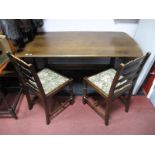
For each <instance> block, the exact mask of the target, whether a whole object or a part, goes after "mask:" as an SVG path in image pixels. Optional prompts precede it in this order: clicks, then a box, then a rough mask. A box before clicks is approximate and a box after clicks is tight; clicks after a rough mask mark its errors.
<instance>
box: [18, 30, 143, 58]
mask: <svg viewBox="0 0 155 155" xmlns="http://www.w3.org/2000/svg"><path fill="white" fill-rule="evenodd" d="M16 56H17V57H58V58H59V57H64V58H65V57H68V58H69V57H75V58H79V57H84V58H87V57H90V58H98V57H100V58H101V57H140V56H142V51H141V49H140V47H139V46H138V44H137V43H136V42H135V41H134V40H133V39H132V38H131V37H130V36H129V35H127V34H126V33H124V32H48V33H41V34H38V35H36V37H35V39H34V40H33V41H32V42H30V43H28V44H27V45H26V47H25V48H24V49H23V50H22V51H20V52H18V53H16Z"/></svg>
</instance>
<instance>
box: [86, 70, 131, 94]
mask: <svg viewBox="0 0 155 155" xmlns="http://www.w3.org/2000/svg"><path fill="white" fill-rule="evenodd" d="M115 74H116V70H115V69H113V68H110V69H108V70H106V71H103V72H100V73H98V74H96V75H93V76H91V77H89V78H88V80H89V81H90V82H92V83H93V84H94V85H96V86H97V87H98V88H99V89H101V90H102V91H103V93H104V95H106V96H108V94H109V91H110V88H111V84H112V82H113V79H114V77H115ZM122 77H123V76H121V77H120V78H122ZM124 82H126V81H124ZM124 82H121V83H118V84H117V86H119V85H120V84H123V83H124ZM128 86H129V85H126V86H124V87H128ZM124 87H123V88H124Z"/></svg>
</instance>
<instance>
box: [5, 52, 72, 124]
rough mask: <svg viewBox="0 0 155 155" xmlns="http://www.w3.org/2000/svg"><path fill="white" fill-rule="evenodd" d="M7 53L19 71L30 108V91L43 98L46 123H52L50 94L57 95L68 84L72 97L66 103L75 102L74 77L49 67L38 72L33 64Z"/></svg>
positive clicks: (31, 105) (31, 104)
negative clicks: (49, 104) (49, 103)
mask: <svg viewBox="0 0 155 155" xmlns="http://www.w3.org/2000/svg"><path fill="white" fill-rule="evenodd" d="M7 55H8V56H9V58H10V60H11V62H12V63H13V65H14V67H15V70H16V71H17V73H18V76H19V80H20V82H21V84H22V86H23V91H24V93H25V95H26V98H27V101H28V106H29V109H32V107H33V103H32V100H31V97H30V92H32V93H33V94H35V95H36V96H38V97H39V98H40V99H41V101H42V103H43V106H44V109H45V116H46V124H49V123H50V117H51V116H52V115H53V114H52V113H51V112H50V110H49V106H48V102H47V98H48V96H53V95H55V94H56V93H58V92H59V91H60V90H62V89H63V88H64V87H65V86H67V85H68V86H69V93H70V97H69V99H68V100H66V103H68V105H69V104H73V87H72V79H69V78H67V77H65V76H62V75H60V74H58V73H56V72H54V71H52V70H50V69H48V68H44V69H43V70H41V71H40V72H38V73H37V72H36V71H35V68H34V67H33V65H32V64H27V63H26V62H24V61H23V60H21V59H19V58H17V57H15V56H14V55H12V54H11V53H9V52H8V53H7ZM62 107H64V104H62ZM57 111H60V109H59V110H58V109H57ZM57 111H55V112H57Z"/></svg>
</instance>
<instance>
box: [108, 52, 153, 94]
mask: <svg viewBox="0 0 155 155" xmlns="http://www.w3.org/2000/svg"><path fill="white" fill-rule="evenodd" d="M149 56H150V53H147V54H146V55H145V56H142V57H140V58H137V59H135V60H131V61H130V62H128V63H126V64H120V66H119V69H118V70H117V72H116V75H115V77H114V80H113V82H112V85H111V88H110V93H109V95H114V96H117V94H120V93H121V92H123V90H126V89H133V86H134V84H135V82H136V80H137V78H138V76H139V73H140V72H141V70H142V68H143V66H144V64H145V62H146V60H147V59H148V57H149Z"/></svg>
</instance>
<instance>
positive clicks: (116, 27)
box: [42, 19, 138, 37]
mask: <svg viewBox="0 0 155 155" xmlns="http://www.w3.org/2000/svg"><path fill="white" fill-rule="evenodd" d="M137 25H138V24H137V23H129V22H125V23H120V22H119V23H116V22H114V20H113V19H108V20H50V19H45V20H44V26H43V30H42V31H45V32H50V31H122V32H126V33H127V34H129V35H130V36H131V37H133V36H134V35H135V32H136V28H137Z"/></svg>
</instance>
